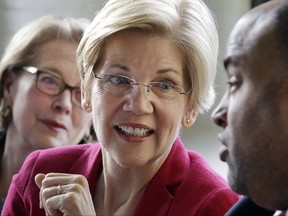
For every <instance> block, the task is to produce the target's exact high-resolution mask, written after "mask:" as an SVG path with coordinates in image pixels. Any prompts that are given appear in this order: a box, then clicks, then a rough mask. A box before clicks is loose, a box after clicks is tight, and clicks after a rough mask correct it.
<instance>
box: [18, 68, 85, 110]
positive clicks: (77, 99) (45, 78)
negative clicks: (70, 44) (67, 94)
mask: <svg viewBox="0 0 288 216" xmlns="http://www.w3.org/2000/svg"><path fill="white" fill-rule="evenodd" d="M12 70H13V71H20V70H23V71H26V72H29V73H31V74H36V76H37V78H36V87H37V89H38V90H39V91H40V92H42V93H44V94H47V95H52V96H56V95H60V94H61V93H62V92H63V91H64V90H65V89H69V90H70V91H71V100H72V102H73V104H75V105H76V106H78V107H81V89H80V88H79V87H72V86H69V85H68V84H66V83H65V82H64V81H63V80H62V79H61V78H59V77H57V76H56V75H54V74H53V73H51V72H48V71H44V70H41V69H38V68H36V67H33V66H21V67H18V66H16V67H12Z"/></svg>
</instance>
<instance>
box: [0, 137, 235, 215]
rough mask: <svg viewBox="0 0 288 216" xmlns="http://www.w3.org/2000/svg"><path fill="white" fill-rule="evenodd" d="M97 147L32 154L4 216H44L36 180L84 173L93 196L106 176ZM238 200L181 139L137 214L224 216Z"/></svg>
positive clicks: (11, 191) (12, 187)
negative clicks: (48, 175)
mask: <svg viewBox="0 0 288 216" xmlns="http://www.w3.org/2000/svg"><path fill="white" fill-rule="evenodd" d="M101 158H102V154H101V149H100V146H99V144H84V145H75V146H67V147H61V148H51V149H46V150H39V151H35V152H33V153H31V154H30V155H29V156H28V158H27V159H26V161H25V163H24V164H23V166H22V168H21V170H20V171H19V173H18V174H17V175H15V176H14V177H13V180H12V183H11V185H10V188H9V192H8V195H7V198H6V201H5V204H4V208H3V211H2V215H3V216H5V215H9V216H13V215H15V216H18V215H21V216H25V215H31V216H41V215H43V216H44V215H45V212H44V210H42V209H39V189H38V187H37V186H36V184H35V183H34V176H35V175H36V174H37V173H39V172H42V173H48V172H64V173H77V174H82V175H85V176H86V177H87V179H88V182H89V186H90V191H91V193H92V195H93V194H94V191H95V188H96V180H97V178H98V176H99V175H100V173H101V172H102V161H101ZM238 199H239V196H238V195H236V194H235V193H233V192H232V191H231V190H230V189H229V187H228V186H227V184H226V181H225V180H224V179H223V178H222V177H221V176H219V175H218V174H217V173H215V171H213V170H212V169H211V168H210V167H209V165H208V164H207V162H206V161H205V160H204V159H203V157H202V156H200V155H199V154H198V153H196V152H194V151H190V150H187V149H185V147H184V145H183V144H182V142H181V140H180V138H178V139H176V140H175V142H174V144H173V147H172V150H171V152H170V154H169V156H168V158H167V159H166V161H165V162H164V164H163V165H162V167H161V168H160V169H159V171H158V172H157V173H156V174H155V176H154V177H153V178H152V179H151V181H150V182H149V184H148V185H147V187H146V190H145V191H144V194H143V196H142V198H141V199H140V201H139V203H138V204H137V207H136V209H135V212H134V214H133V215H135V216H138V215H139V216H142V215H143V216H144V215H145V216H146V215H147V216H154V215H159V216H160V215H161V216H162V215H171V216H178V215H179V216H184V215H190V216H196V215H197V216H210V215H211V216H223V215H224V214H225V212H226V211H228V209H229V208H230V207H231V206H232V205H233V204H234V203H235V202H236V201H237V200H238Z"/></svg>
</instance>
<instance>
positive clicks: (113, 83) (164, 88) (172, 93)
mask: <svg viewBox="0 0 288 216" xmlns="http://www.w3.org/2000/svg"><path fill="white" fill-rule="evenodd" d="M93 74H94V73H93ZM94 77H95V78H96V79H98V80H99V81H100V83H101V85H102V88H103V89H104V90H106V91H108V92H110V93H112V94H113V95H116V96H124V95H126V94H128V93H131V92H134V91H136V89H137V87H138V86H144V87H145V88H146V91H147V92H150V91H152V92H153V93H154V94H155V95H156V96H158V97H159V98H176V97H178V95H179V94H184V95H188V94H189V93H190V92H191V91H192V88H191V89H190V90H184V89H183V88H181V87H179V86H176V85H174V84H172V83H171V82H169V81H165V82H150V83H148V84H144V83H139V82H136V81H135V80H134V79H132V78H130V77H127V76H123V75H119V74H112V73H107V74H104V75H102V76H97V75H95V74H94Z"/></svg>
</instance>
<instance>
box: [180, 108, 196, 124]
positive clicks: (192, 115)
mask: <svg viewBox="0 0 288 216" xmlns="http://www.w3.org/2000/svg"><path fill="white" fill-rule="evenodd" d="M197 115H198V112H196V111H194V110H189V111H187V112H186V114H185V115H184V116H183V119H182V126H183V127H184V128H189V127H191V126H192V125H193V124H194V122H195V120H196V118H197Z"/></svg>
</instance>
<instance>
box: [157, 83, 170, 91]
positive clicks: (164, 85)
mask: <svg viewBox="0 0 288 216" xmlns="http://www.w3.org/2000/svg"><path fill="white" fill-rule="evenodd" d="M158 87H159V88H161V89H162V90H165V91H168V90H171V89H173V84H172V83H166V82H159V85H158Z"/></svg>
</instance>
